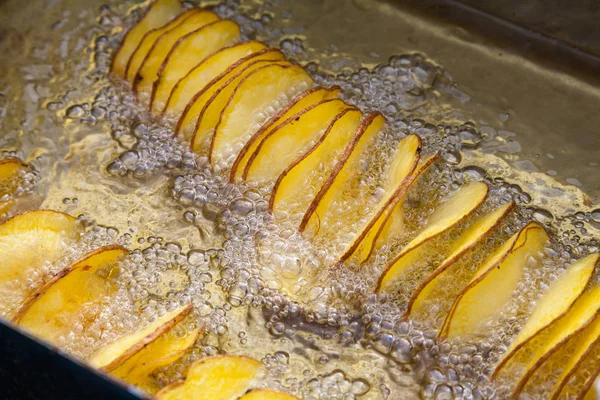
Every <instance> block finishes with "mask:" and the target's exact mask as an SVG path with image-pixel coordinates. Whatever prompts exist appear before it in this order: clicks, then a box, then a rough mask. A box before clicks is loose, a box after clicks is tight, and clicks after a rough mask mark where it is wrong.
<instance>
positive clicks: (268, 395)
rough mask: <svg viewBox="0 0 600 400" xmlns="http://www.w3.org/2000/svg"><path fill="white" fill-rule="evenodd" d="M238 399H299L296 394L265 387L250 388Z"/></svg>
mask: <svg viewBox="0 0 600 400" xmlns="http://www.w3.org/2000/svg"><path fill="white" fill-rule="evenodd" d="M240 400H299V399H298V398H297V397H296V396H292V395H291V394H287V393H283V392H276V391H274V390H267V389H252V390H250V391H249V392H248V393H246V394H245V395H243V396H242V397H240Z"/></svg>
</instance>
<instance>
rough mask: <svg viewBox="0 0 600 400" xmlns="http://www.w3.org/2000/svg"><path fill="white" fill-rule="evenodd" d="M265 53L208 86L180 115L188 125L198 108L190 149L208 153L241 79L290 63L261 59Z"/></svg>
mask: <svg viewBox="0 0 600 400" xmlns="http://www.w3.org/2000/svg"><path fill="white" fill-rule="evenodd" d="M269 53H271V52H269ZM274 53H275V54H272V55H274V56H275V55H277V54H281V53H280V52H279V51H278V50H277V51H276V52H274ZM266 55H267V54H265V55H262V56H259V57H257V58H259V59H258V60H255V61H252V62H250V63H247V64H245V65H243V66H240V68H241V69H239V70H237V71H235V73H234V74H233V75H232V76H231V77H230V78H229V79H228V80H227V81H224V82H219V83H218V84H217V85H216V86H218V87H211V88H209V89H208V90H206V91H205V92H203V93H202V94H201V95H200V96H199V97H198V98H196V99H195V100H194V104H193V105H192V107H191V108H190V109H189V111H190V112H188V113H187V114H185V115H184V116H182V118H185V119H186V120H187V121H186V122H185V124H186V125H189V124H190V122H191V120H192V118H193V117H192V115H193V114H192V112H195V111H196V110H198V109H200V112H199V114H198V116H197V120H196V124H195V126H194V133H193V135H192V143H191V148H192V151H194V152H196V153H198V154H208V152H209V149H210V143H211V140H212V136H213V134H214V131H215V127H216V126H217V124H218V123H219V120H220V119H221V115H222V113H223V109H224V108H225V106H227V103H228V102H229V99H231V96H232V94H233V93H234V92H235V88H236V87H237V86H238V85H239V83H240V82H241V81H242V80H244V79H245V78H246V77H247V76H248V75H250V74H251V73H253V72H254V71H256V70H258V69H260V68H263V67H266V66H269V65H281V66H289V65H291V64H290V62H289V61H273V60H268V59H267V60H265V59H262V58H263V57H264V56H266ZM282 56H283V55H282ZM232 72H234V71H232ZM213 89H214V90H213Z"/></svg>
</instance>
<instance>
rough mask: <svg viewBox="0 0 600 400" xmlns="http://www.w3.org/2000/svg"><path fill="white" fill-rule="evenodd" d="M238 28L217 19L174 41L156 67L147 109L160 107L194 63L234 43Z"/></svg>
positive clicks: (158, 108) (156, 111)
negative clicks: (161, 62)
mask: <svg viewBox="0 0 600 400" xmlns="http://www.w3.org/2000/svg"><path fill="white" fill-rule="evenodd" d="M240 35H241V31H240V27H239V25H238V24H237V23H235V22H234V21H232V20H230V19H226V20H223V21H217V22H215V23H212V24H210V25H207V26H206V27H204V28H203V29H200V30H197V31H195V32H192V33H189V34H188V35H185V36H184V37H182V38H181V40H178V41H177V43H176V44H175V46H173V48H172V49H171V51H170V52H169V55H168V56H167V57H166V58H165V61H164V62H163V64H162V65H161V67H160V69H159V70H158V80H157V81H156V83H155V85H154V88H153V90H152V98H151V100H150V109H151V111H152V114H153V115H158V114H160V112H161V111H162V110H163V108H164V107H165V105H166V104H167V101H168V100H169V96H170V95H171V90H173V88H174V87H175V85H176V84H177V82H179V80H180V79H181V78H183V77H184V76H186V75H187V74H188V72H190V71H191V70H192V69H193V68H194V67H195V66H196V65H198V63H199V62H200V61H202V60H204V59H205V58H206V57H208V56H210V55H211V54H213V53H215V52H216V51H218V50H219V49H222V48H223V47H227V46H230V45H232V44H233V43H235V42H237V41H238V40H239V38H240Z"/></svg>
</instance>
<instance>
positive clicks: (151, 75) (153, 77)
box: [133, 10, 219, 103]
mask: <svg viewBox="0 0 600 400" xmlns="http://www.w3.org/2000/svg"><path fill="white" fill-rule="evenodd" d="M216 21H219V16H218V15H217V14H215V13H214V12H212V11H205V10H199V11H197V12H193V13H192V14H191V15H186V18H185V19H184V20H183V21H182V22H181V23H180V24H179V25H177V26H176V27H174V28H173V29H171V30H169V31H167V32H165V33H163V34H162V35H161V36H160V37H159V38H158V39H157V40H156V42H154V44H153V45H152V48H151V49H150V51H149V52H148V54H147V55H146V58H144V61H143V62H142V65H141V66H140V68H139V70H138V72H137V75H136V77H135V81H134V82H133V90H134V91H135V92H136V93H137V95H138V99H139V100H142V101H143V102H144V103H146V102H149V101H150V96H151V94H152V88H153V85H154V82H156V81H157V80H158V77H159V72H160V69H161V67H162V65H163V63H164V62H165V61H166V60H167V58H168V57H169V56H170V54H171V51H172V50H173V48H174V47H175V46H176V45H177V43H180V40H181V41H182V40H184V38H185V37H186V36H187V35H190V34H194V33H196V32H197V31H199V30H200V29H202V28H204V27H205V26H208V25H210V24H213V23H215V22H216Z"/></svg>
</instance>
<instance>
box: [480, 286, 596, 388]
mask: <svg viewBox="0 0 600 400" xmlns="http://www.w3.org/2000/svg"><path fill="white" fill-rule="evenodd" d="M599 312H600V285H596V286H593V287H592V288H591V289H588V290H587V291H586V292H584V293H583V294H582V295H581V296H579V297H578V298H577V300H576V301H575V302H574V303H573V304H572V305H571V307H570V308H569V310H568V311H567V313H566V314H565V315H564V316H562V317H560V318H559V319H557V320H556V321H555V322H553V323H552V324H550V326H549V327H547V328H546V329H544V330H542V331H541V332H540V333H538V335H540V336H538V338H539V339H540V340H536V341H535V345H525V346H523V347H522V348H521V349H522V350H521V352H522V354H527V357H526V358H525V359H524V360H519V362H518V363H517V362H515V361H514V360H515V359H516V357H511V358H510V359H509V361H508V362H506V363H504V364H501V365H500V364H498V366H497V367H496V369H495V370H494V372H493V374H492V376H491V379H495V378H496V376H497V375H498V373H499V372H500V371H503V370H505V369H506V368H509V369H510V372H511V376H514V375H515V372H516V371H515V369H514V368H512V367H513V366H514V365H516V364H519V366H520V367H524V371H525V373H524V374H523V376H522V377H521V378H520V379H519V382H518V383H517V385H516V387H515V390H514V395H515V397H516V396H518V394H519V393H521V391H522V390H523V388H525V386H526V384H527V382H529V380H530V379H531V377H532V376H533V374H534V373H535V372H536V371H537V370H538V369H539V368H540V367H541V366H542V365H543V364H544V363H545V362H546V360H548V359H549V358H550V357H551V356H552V355H554V354H556V353H557V352H558V351H561V350H562V348H563V346H564V345H565V343H567V342H568V341H569V340H570V339H571V338H574V337H577V338H578V339H583V340H582V342H583V341H586V342H589V341H590V340H591V338H592V337H593V336H597V335H598V333H599V332H600V317H599V316H598V313H599ZM580 333H585V334H584V335H583V337H580V336H579V334H580ZM576 335H577V336H576ZM528 344H529V343H528ZM575 361H577V360H575Z"/></svg>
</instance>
